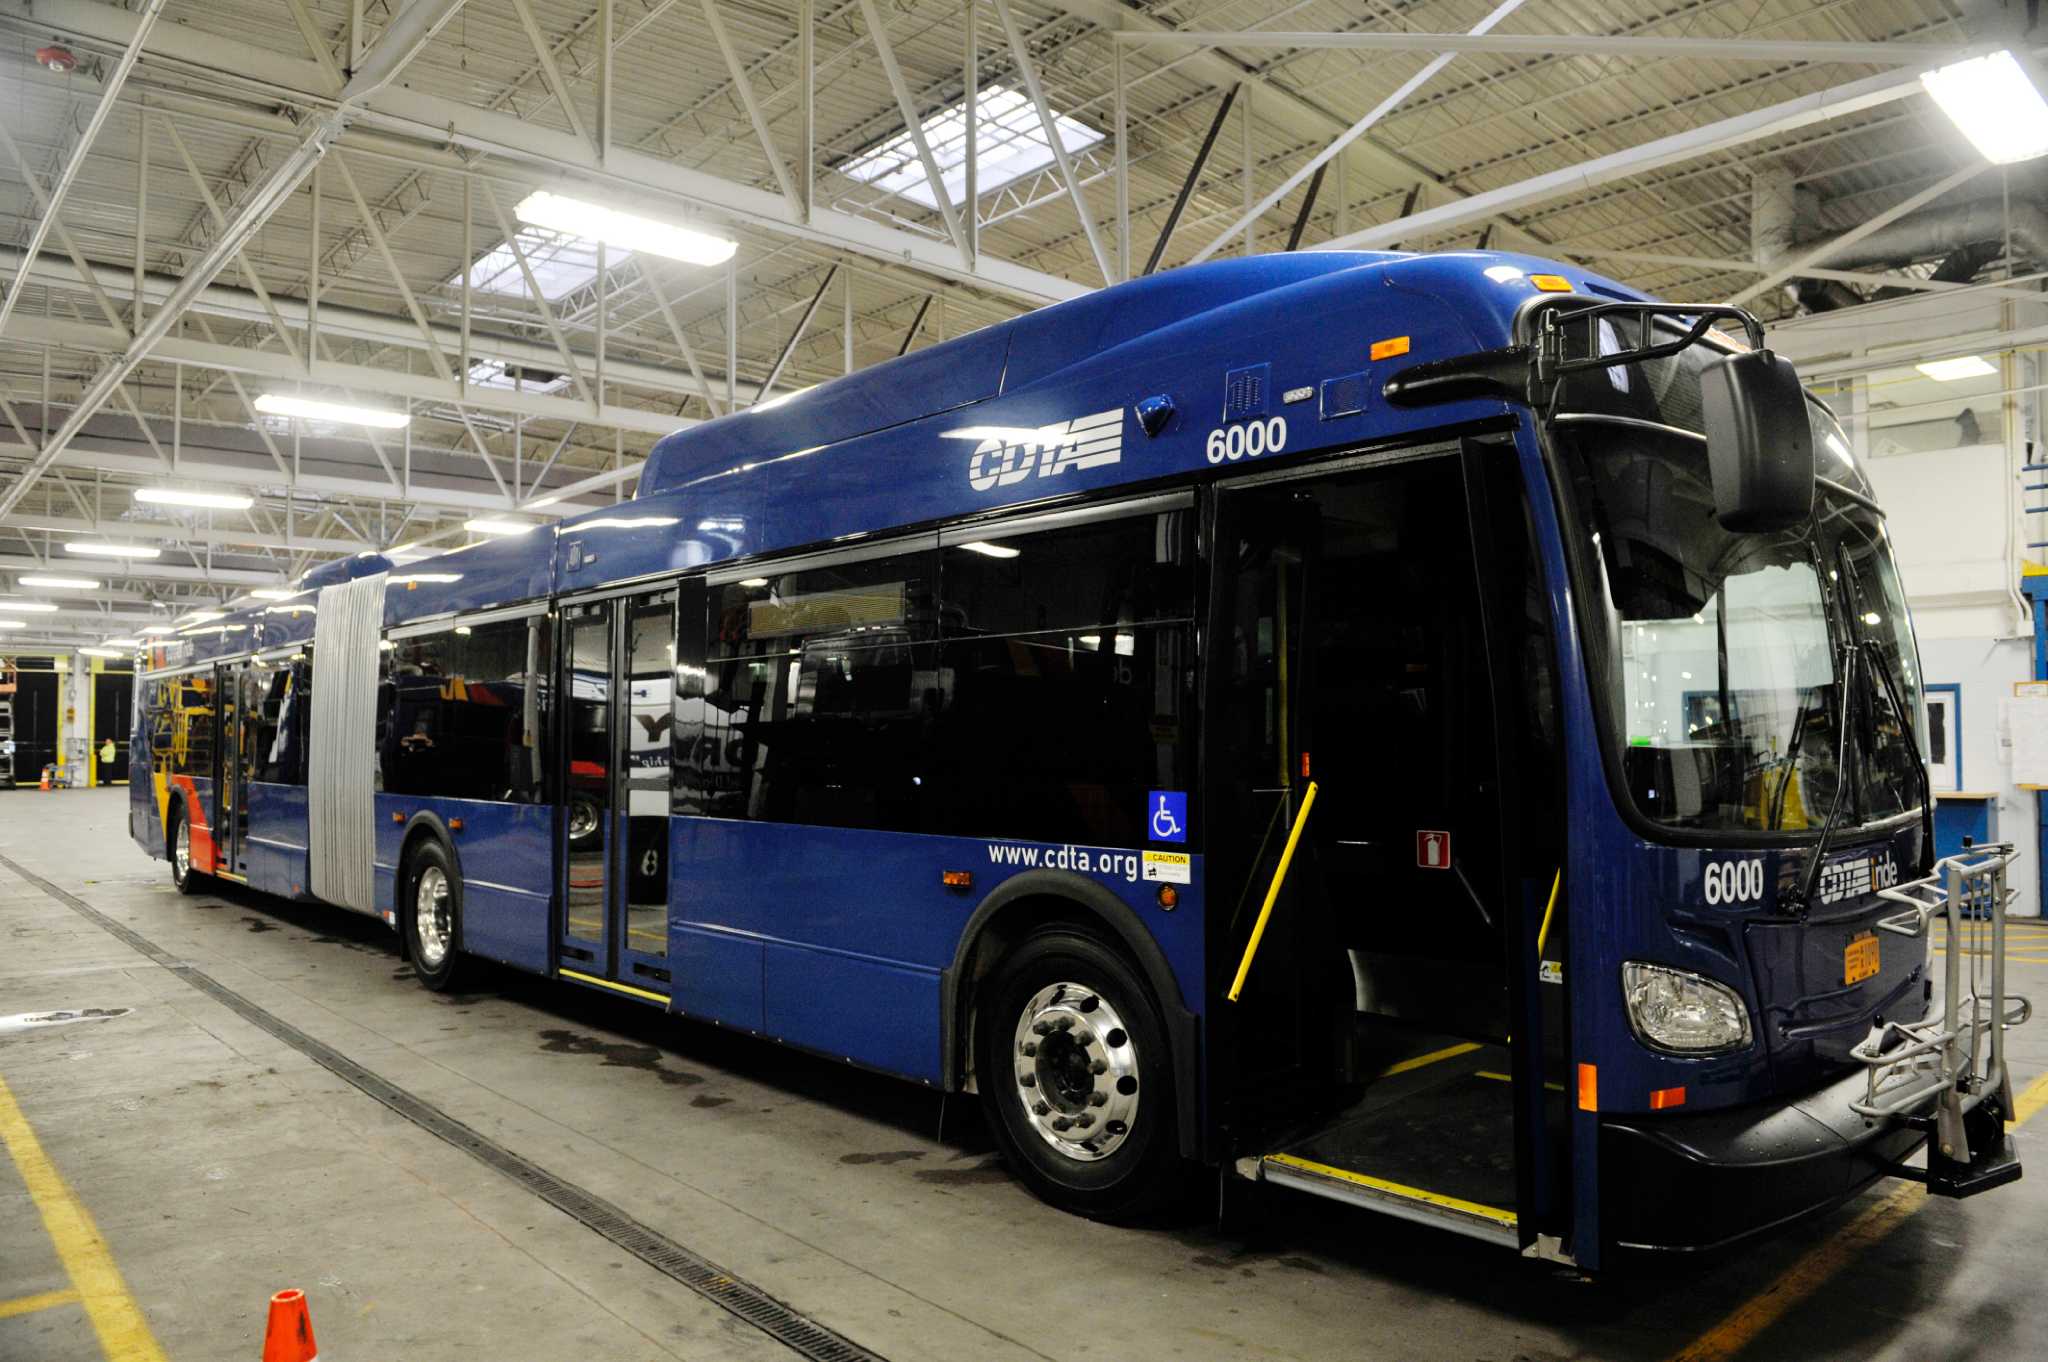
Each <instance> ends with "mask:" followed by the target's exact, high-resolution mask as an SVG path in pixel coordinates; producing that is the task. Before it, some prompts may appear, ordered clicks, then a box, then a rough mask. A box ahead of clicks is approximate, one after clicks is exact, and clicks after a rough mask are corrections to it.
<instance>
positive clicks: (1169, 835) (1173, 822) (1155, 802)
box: [1146, 790, 1188, 842]
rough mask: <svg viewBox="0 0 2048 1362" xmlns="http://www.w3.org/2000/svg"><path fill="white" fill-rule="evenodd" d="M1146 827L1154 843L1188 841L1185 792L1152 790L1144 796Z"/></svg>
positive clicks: (1186, 797)
mask: <svg viewBox="0 0 2048 1362" xmlns="http://www.w3.org/2000/svg"><path fill="white" fill-rule="evenodd" d="M1146 811H1147V817H1146V825H1147V827H1148V828H1149V830H1150V832H1151V834H1152V840H1153V841H1155V842H1185V841H1187V840H1188V796H1187V792H1186V791H1185V790H1154V791H1153V792H1152V793H1151V794H1149V795H1147V796H1146Z"/></svg>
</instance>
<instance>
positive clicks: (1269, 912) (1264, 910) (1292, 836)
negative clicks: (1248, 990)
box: [1225, 780, 1316, 1002]
mask: <svg viewBox="0 0 2048 1362" xmlns="http://www.w3.org/2000/svg"><path fill="white" fill-rule="evenodd" d="M1315 805H1316V783H1315V782H1314V781H1313V780H1311V781H1310V782H1309V783H1308V794H1307V795H1306V796H1304V797H1303V799H1302V801H1301V812H1300V813H1298V814H1296V815H1294V827H1293V828H1292V829H1290V830H1289V832H1288V834H1287V846H1286V848H1285V849H1284V850H1282V851H1281V853H1280V864H1279V865H1278V866H1275V867H1274V869H1273V883H1272V884H1271V885H1269V886H1267V888H1266V902H1265V903H1264V904H1263V905H1262V906H1261V907H1260V908H1259V920H1258V921H1257V922H1254V923H1253V924H1252V939H1251V940H1249V941H1247V942H1245V943H1244V959H1243V960H1241V961H1239V962H1238V966H1237V978H1236V979H1234V980H1232V981H1231V985H1230V992H1229V993H1228V994H1226V995H1225V996H1226V997H1228V998H1229V999H1230V1001H1232V1002H1236V1001H1237V995H1238V994H1240V993H1242V992H1243V991H1244V979H1245V976H1246V975H1247V974H1250V973H1251V972H1252V957H1253V956H1255V955H1257V954H1258V953H1259V939H1260V938H1261V937H1263V936H1264V935H1265V934H1266V919H1268V918H1270V917H1272V916H1273V905H1274V904H1275V903H1277V902H1278V901H1279V899H1280V886H1281V884H1282V883H1283V882H1284V881H1285V880H1286V879H1287V867H1288V866H1290V865H1292V864H1293V863H1294V848H1295V847H1296V846H1298V845H1299V844H1300V842H1301V830H1302V829H1303V828H1305V827H1307V826H1308V811H1309V810H1310V809H1312V808H1314V807H1315Z"/></svg>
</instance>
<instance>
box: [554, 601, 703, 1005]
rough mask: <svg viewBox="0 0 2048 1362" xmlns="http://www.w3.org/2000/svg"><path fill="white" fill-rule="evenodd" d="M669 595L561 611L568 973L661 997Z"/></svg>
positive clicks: (671, 650)
mask: <svg viewBox="0 0 2048 1362" xmlns="http://www.w3.org/2000/svg"><path fill="white" fill-rule="evenodd" d="M675 642H676V627H675V592H674V591H673V590H664V591H656V592H647V593H643V594H641V595H637V596H628V597H621V598H613V599H608V600H601V601H587V602H580V603H577V604H574V605H568V606H565V607H564V608H563V615H562V694H563V695H565V696H566V697H567V698H568V703H567V705H566V706H564V718H563V741H562V743H561V745H560V750H561V752H562V758H561V759H562V762H563V766H564V769H563V770H562V773H561V778H562V788H563V803H564V806H565V807H564V816H563V820H562V833H561V836H562V838H563V841H564V846H563V854H562V857H561V864H562V866H563V886H562V904H563V919H562V930H561V941H560V947H559V949H560V952H561V955H562V959H563V965H562V969H563V972H564V973H566V974H569V975H570V976H572V977H577V978H581V979H584V980H585V981H586V982H595V983H602V984H606V985H608V986H610V987H612V988H614V989H617V990H619V991H622V992H627V993H631V994H633V995H634V996H636V997H642V998H646V999H648V1000H649V1001H659V1002H666V1001H667V1000H668V984H669V971H668V816H669V765H670V751H671V745H670V738H671V729H672V728H673V726H674V722H675V719H674V699H673V687H674V684H675V681H674V678H675Z"/></svg>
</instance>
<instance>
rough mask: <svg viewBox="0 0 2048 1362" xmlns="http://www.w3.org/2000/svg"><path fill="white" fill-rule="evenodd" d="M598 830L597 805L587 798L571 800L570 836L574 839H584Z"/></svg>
mask: <svg viewBox="0 0 2048 1362" xmlns="http://www.w3.org/2000/svg"><path fill="white" fill-rule="evenodd" d="M596 831H597V805H596V804H594V803H592V802H591V801H590V800H587V799H572V800H570V801H569V836H570V838H571V840H573V841H578V842H580V841H582V840H583V839H584V838H586V837H588V836H589V835H590V834H591V833H593V832H596Z"/></svg>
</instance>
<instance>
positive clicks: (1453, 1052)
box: [1379, 1041, 1479, 1078]
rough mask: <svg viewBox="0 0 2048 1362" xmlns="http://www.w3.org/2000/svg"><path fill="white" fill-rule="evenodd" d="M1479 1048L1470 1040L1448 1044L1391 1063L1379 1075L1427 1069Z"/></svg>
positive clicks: (1390, 1075) (1388, 1076)
mask: <svg viewBox="0 0 2048 1362" xmlns="http://www.w3.org/2000/svg"><path fill="white" fill-rule="evenodd" d="M1478 1048H1479V1046H1477V1045H1475V1044H1473V1043H1471V1042H1470V1041H1467V1042H1465V1043H1464V1044H1462V1045H1447V1046H1445V1047H1444V1048H1443V1049H1441V1050H1432V1051H1430V1052H1429V1053H1428V1054H1426V1055H1417V1056H1416V1057H1415V1058H1413V1059H1404V1060H1402V1061H1401V1062H1400V1063H1399V1064H1390V1065H1388V1066H1387V1067H1386V1068H1384V1069H1381V1070H1380V1071H1379V1077H1381V1078H1392V1077H1393V1076H1394V1075H1395V1074H1405V1073H1408V1072H1409V1071H1411V1070H1414V1069H1426V1068H1428V1067H1429V1066H1430V1065H1432V1064H1439V1063H1441V1062H1443V1061H1444V1060H1446V1059H1456V1058H1457V1057H1458V1056H1459V1055H1469V1054H1471V1053H1472V1052H1473V1051H1474V1050H1477V1049H1478Z"/></svg>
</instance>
